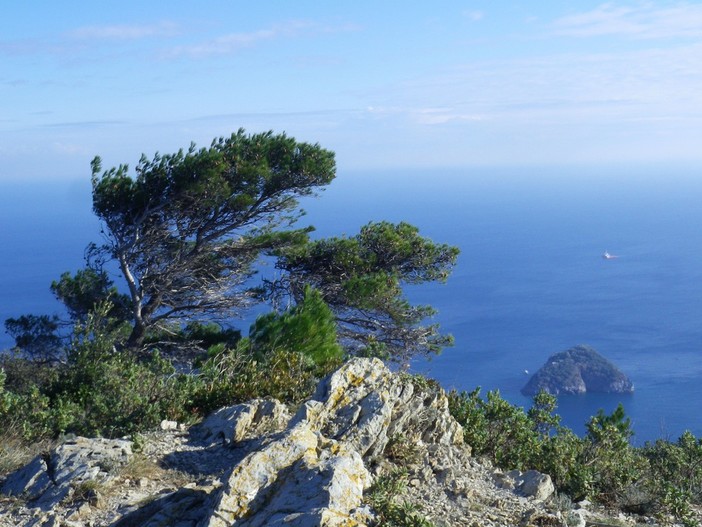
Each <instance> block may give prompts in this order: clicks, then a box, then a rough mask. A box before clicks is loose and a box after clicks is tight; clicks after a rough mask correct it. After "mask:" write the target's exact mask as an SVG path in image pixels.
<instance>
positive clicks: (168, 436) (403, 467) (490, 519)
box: [0, 359, 565, 527]
mask: <svg viewBox="0 0 702 527" xmlns="http://www.w3.org/2000/svg"><path fill="white" fill-rule="evenodd" d="M94 441H96V440H87V439H82V438H78V439H74V440H71V441H68V442H66V443H64V444H63V445H61V446H59V447H58V448H57V449H56V451H54V452H53V453H52V454H51V455H50V456H48V457H49V458H50V459H54V458H56V459H58V458H59V457H60V455H59V452H64V453H66V452H74V453H75V452H76V450H80V451H81V452H82V453H81V454H80V455H78V454H76V456H77V457H75V458H71V456H70V455H68V457H69V458H71V459H76V460H77V459H81V460H82V461H81V462H80V467H82V468H78V466H74V467H73V469H71V470H72V472H71V473H72V474H73V476H70V477H69V476H66V477H65V478H62V479H61V481H63V482H64V483H65V484H67V485H68V487H69V488H73V489H77V488H78V487H79V486H80V482H81V481H91V479H86V478H97V480H99V481H100V485H101V487H100V491H101V493H102V498H101V499H100V500H99V502H94V501H91V500H85V499H82V498H81V497H80V496H78V495H77V494H75V492H74V496H73V497H72V498H71V499H67V496H68V495H69V494H64V497H63V498H59V499H58V501H57V499H56V498H57V496H58V493H56V490H55V489H54V490H53V491H52V490H47V489H48V487H47V488H44V487H45V485H44V483H41V482H42V481H44V479H43V478H44V476H43V475H42V474H43V473H47V475H46V477H48V478H49V480H51V485H50V486H56V481H55V480H56V474H58V473H59V472H60V473H62V474H66V475H67V474H68V473H69V470H68V469H67V468H66V467H68V466H69V463H68V462H61V463H58V462H57V463H54V464H51V466H52V467H55V468H53V469H50V470H49V471H48V472H47V471H46V470H44V472H42V471H41V470H38V469H37V468H36V466H34V465H37V464H39V465H40V464H41V463H40V461H41V460H43V459H44V458H41V459H40V461H36V460H35V461H34V462H33V464H32V463H30V465H28V467H25V469H23V471H19V472H18V473H15V474H14V475H11V476H10V477H8V478H7V479H6V481H5V483H4V484H3V487H2V488H3V489H10V488H11V489H15V490H12V491H10V493H11V494H13V495H17V494H21V495H23V496H24V498H22V499H18V498H6V499H4V500H3V499H2V498H0V526H2V527H5V526H8V527H9V526H10V525H11V526H20V525H21V526H31V527H78V526H86V525H90V526H92V527H107V526H109V527H128V526H140V527H155V526H164V525H168V526H170V527H205V526H207V527H215V526H217V527H219V526H227V527H231V526H236V527H244V526H245V527H263V526H295V527H305V526H310V527H311V526H334V527H337V526H339V527H340V526H344V527H354V526H359V527H360V526H365V525H374V524H375V523H377V517H376V512H375V511H374V510H373V509H372V508H371V506H370V505H369V503H370V502H369V501H368V496H369V494H372V492H373V489H374V488H375V485H376V484H380V483H381V482H382V481H383V478H387V477H388V476H389V475H393V474H395V475H397V474H399V475H400V476H399V477H400V478H401V483H402V485H401V486H402V490H401V495H400V496H399V497H398V502H397V503H398V506H403V505H401V504H408V505H407V506H409V507H410V508H411V509H412V510H413V511H414V512H412V514H414V515H416V518H418V520H417V521H416V522H414V523H413V524H417V525H424V524H426V523H420V519H421V520H422V521H423V520H426V521H427V522H432V523H433V525H436V526H439V525H451V526H458V527H469V526H475V525H480V526H481V527H483V526H485V527H490V526H508V525H509V526H514V525H554V526H561V525H565V520H564V516H563V515H562V514H561V513H560V512H559V511H558V510H557V509H554V508H552V507H551V506H550V505H549V503H550V501H549V496H550V495H551V493H552V492H553V486H552V484H551V481H550V478H549V477H548V476H546V475H543V474H540V473H538V472H535V471H527V472H524V473H522V472H518V471H512V472H508V473H503V472H502V471H500V470H495V469H493V468H492V467H491V466H490V464H489V463H487V462H485V461H479V460H476V459H474V458H472V457H471V455H470V447H469V446H468V445H465V444H463V431H462V429H461V427H460V426H459V425H458V424H457V423H456V421H455V420H454V419H453V418H452V417H451V415H450V414H449V412H448V399H447V397H446V394H445V393H444V392H443V391H442V390H441V389H439V388H438V387H436V386H433V385H431V384H430V383H427V381H426V380H424V379H421V378H414V377H412V376H409V375H404V374H394V373H391V372H390V371H389V370H388V369H387V368H386V367H385V366H384V365H383V363H382V362H380V361H378V360H371V359H355V360H352V361H350V362H349V363H347V364H346V365H344V366H343V367H342V368H341V369H339V370H338V371H336V372H335V373H334V374H332V375H331V376H329V377H328V378H327V379H325V380H324V381H323V382H321V383H320V385H319V386H318V388H317V391H316V393H315V395H314V396H313V397H312V398H311V399H310V400H309V401H307V402H306V403H305V404H304V405H302V406H301V407H300V408H299V409H298V410H297V412H296V413H295V415H294V416H293V417H290V415H289V414H288V410H287V408H286V407H285V406H284V405H282V404H280V403H278V402H277V401H273V400H267V399H263V400H256V401H251V402H250V403H247V404H245V405H236V406H232V407H229V408H226V409H222V410H220V411H218V412H216V413H215V414H212V415H211V416H210V417H209V418H208V419H206V420H205V421H204V422H203V423H201V424H200V425H198V426H196V427H192V428H191V429H190V430H187V431H186V430H184V429H183V428H182V427H181V426H176V427H173V426H168V427H164V429H162V430H158V431H155V432H153V433H150V434H146V435H144V436H143V437H142V438H141V440H140V444H139V446H140V449H141V451H140V452H139V453H136V454H131V453H130V452H131V450H130V448H129V446H130V442H129V441H126V440H118V441H117V442H115V443H108V442H106V441H104V440H97V443H94ZM96 444H100V445H103V447H104V449H105V450H107V452H110V453H111V454H103V453H99V454H98V453H97V452H98V451H100V452H102V450H100V449H98V448H97V447H96V446H95V445H96ZM101 448H102V447H101ZM117 452H119V454H117ZM89 453H92V454H89ZM112 454H114V455H112ZM62 455H63V454H62ZM64 457H65V456H64ZM127 460H128V461H127ZM125 463H126V464H125ZM71 466H73V465H71ZM59 467H64V468H63V469H62V468H59ZM89 467H100V469H99V470H97V471H95V470H94V468H93V469H90V468H89ZM52 471H53V472H52ZM21 474H23V475H21ZM52 478H53V479H52ZM20 480H21V481H22V483H18V482H19V481H20ZM62 488H64V487H62ZM29 489H35V490H31V491H30V490H29ZM39 489H44V490H39ZM47 492H49V494H47ZM49 495H50V496H52V497H51V501H50V502H49V501H43V500H44V496H49ZM40 503H45V504H46V503H51V504H52V505H51V507H50V508H49V509H47V508H46V507H44V508H42V506H39V504H40Z"/></svg>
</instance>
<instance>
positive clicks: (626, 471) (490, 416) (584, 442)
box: [449, 388, 702, 525]
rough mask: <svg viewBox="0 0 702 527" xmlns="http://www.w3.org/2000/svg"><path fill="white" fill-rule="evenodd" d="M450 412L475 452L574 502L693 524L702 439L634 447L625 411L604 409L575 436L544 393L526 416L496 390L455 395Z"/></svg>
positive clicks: (700, 486)
mask: <svg viewBox="0 0 702 527" xmlns="http://www.w3.org/2000/svg"><path fill="white" fill-rule="evenodd" d="M449 408H450V411H451V413H452V415H453V416H454V417H455V418H456V419H457V420H458V421H459V422H460V423H461V424H462V426H463V429H464V437H465V440H466V442H467V443H468V444H470V445H471V447H472V448H473V452H474V453H475V454H477V455H482V456H486V457H488V458H490V459H491V460H492V461H493V462H495V464H497V465H498V466H500V467H504V468H508V469H515V468H516V469H520V470H525V469H536V470H539V471H541V472H544V473H546V474H549V475H550V476H551V478H552V479H553V481H554V484H555V485H556V488H557V489H558V490H559V491H560V492H563V493H565V494H568V495H569V496H571V497H572V498H573V499H575V500H580V499H584V498H589V499H594V500H596V501H598V502H600V503H605V504H608V505H614V506H618V507H621V508H622V509H625V510H630V511H632V512H647V513H648V512H655V513H658V514H659V515H661V516H665V515H672V516H674V517H675V518H677V519H678V520H680V521H683V522H684V523H685V525H695V523H694V521H693V519H692V516H691V514H690V508H689V506H690V503H698V504H700V503H702V501H701V500H700V498H701V497H702V494H701V491H702V440H698V439H696V438H695V437H694V436H693V435H692V434H691V433H689V432H686V433H685V434H683V436H682V437H681V438H680V440H679V441H678V442H677V443H669V442H667V441H662V440H661V441H657V442H656V443H655V444H652V445H646V446H645V447H643V448H636V447H634V446H632V445H631V442H630V439H631V437H632V434H633V432H632V430H631V423H630V420H629V418H627V417H626V414H625V412H624V408H623V407H622V406H621V405H619V406H618V407H617V408H616V409H615V410H614V411H613V412H612V413H611V414H605V413H604V412H603V411H602V410H600V411H599V412H598V413H597V415H595V416H593V417H591V418H590V420H589V421H588V422H587V423H586V430H587V432H586V434H585V435H584V436H583V437H579V436H577V435H576V434H575V433H574V432H573V431H572V430H570V429H568V428H566V427H563V426H560V418H559V416H558V415H557V414H555V413H554V412H555V410H556V399H555V397H554V396H552V395H550V394H547V393H546V392H540V393H538V394H537V395H536V396H535V397H534V400H533V406H532V407H531V408H530V409H529V410H528V411H527V412H525V411H524V410H523V409H522V408H521V407H518V406H514V405H512V404H510V403H509V402H507V401H505V400H504V399H503V398H502V397H501V396H500V394H499V392H498V391H491V392H488V393H487V396H486V397H485V399H483V398H482V397H480V388H478V389H476V390H474V391H472V392H470V393H466V392H462V393H458V392H455V391H454V392H451V393H450V394H449Z"/></svg>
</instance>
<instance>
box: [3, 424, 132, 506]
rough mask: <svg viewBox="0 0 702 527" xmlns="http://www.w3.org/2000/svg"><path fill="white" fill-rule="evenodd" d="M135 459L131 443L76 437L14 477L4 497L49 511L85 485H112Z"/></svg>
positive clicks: (121, 440)
mask: <svg viewBox="0 0 702 527" xmlns="http://www.w3.org/2000/svg"><path fill="white" fill-rule="evenodd" d="M131 456H132V443H131V441H127V440H124V439H104V438H85V437H76V438H73V439H69V440H67V441H65V442H64V443H63V444H61V445H59V446H58V447H56V448H55V449H54V451H53V452H52V453H51V454H50V455H49V457H48V460H45V459H44V458H42V457H41V456H38V457H36V458H34V460H32V461H31V462H30V463H29V464H28V465H27V466H25V467H24V468H22V469H19V470H18V471H16V472H14V473H12V474H10V475H9V476H8V477H7V479H6V480H5V482H4V483H3V486H2V487H1V488H0V493H2V494H5V495H9V496H21V497H23V498H25V499H26V500H28V501H31V502H33V504H34V506H36V507H40V508H42V509H44V510H49V509H51V508H52V507H54V506H55V505H56V504H57V503H59V502H60V501H61V500H63V499H64V498H65V497H66V496H68V495H69V494H70V493H71V492H72V490H73V487H74V486H76V485H78V484H80V483H82V482H85V481H88V480H94V481H97V482H99V483H105V482H107V481H109V480H110V479H111V478H113V477H114V474H115V472H116V469H117V468H118V467H120V466H122V465H124V464H126V463H127V462H128V461H129V459H130V458H131Z"/></svg>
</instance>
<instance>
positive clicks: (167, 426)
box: [161, 419, 178, 430]
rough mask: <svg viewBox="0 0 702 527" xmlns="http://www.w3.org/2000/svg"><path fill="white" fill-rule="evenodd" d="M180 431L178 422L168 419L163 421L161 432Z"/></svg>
mask: <svg viewBox="0 0 702 527" xmlns="http://www.w3.org/2000/svg"><path fill="white" fill-rule="evenodd" d="M177 429H178V422H177V421H168V420H167V419H164V420H163V421H161V430H177Z"/></svg>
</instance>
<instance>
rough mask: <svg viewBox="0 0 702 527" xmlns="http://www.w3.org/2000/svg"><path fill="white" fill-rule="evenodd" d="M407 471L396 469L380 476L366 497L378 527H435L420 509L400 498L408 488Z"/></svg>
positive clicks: (365, 499)
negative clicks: (374, 514)
mask: <svg viewBox="0 0 702 527" xmlns="http://www.w3.org/2000/svg"><path fill="white" fill-rule="evenodd" d="M408 477H409V473H408V472H407V469H404V468H396V469H394V470H392V471H390V472H389V473H388V474H385V475H381V476H379V477H378V478H377V479H376V481H375V483H374V484H373V485H371V487H370V489H368V491H367V492H366V494H365V496H364V501H365V502H366V503H367V504H368V505H370V506H371V507H372V508H373V510H374V511H375V513H376V515H377V524H376V526H377V527H433V524H432V523H431V522H430V521H429V520H427V519H426V518H425V517H424V516H423V515H422V514H421V512H420V511H419V508H418V507H417V506H416V505H415V504H413V503H410V502H409V501H407V500H402V501H400V496H401V495H402V493H403V492H404V491H405V489H406V488H407V480H408Z"/></svg>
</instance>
